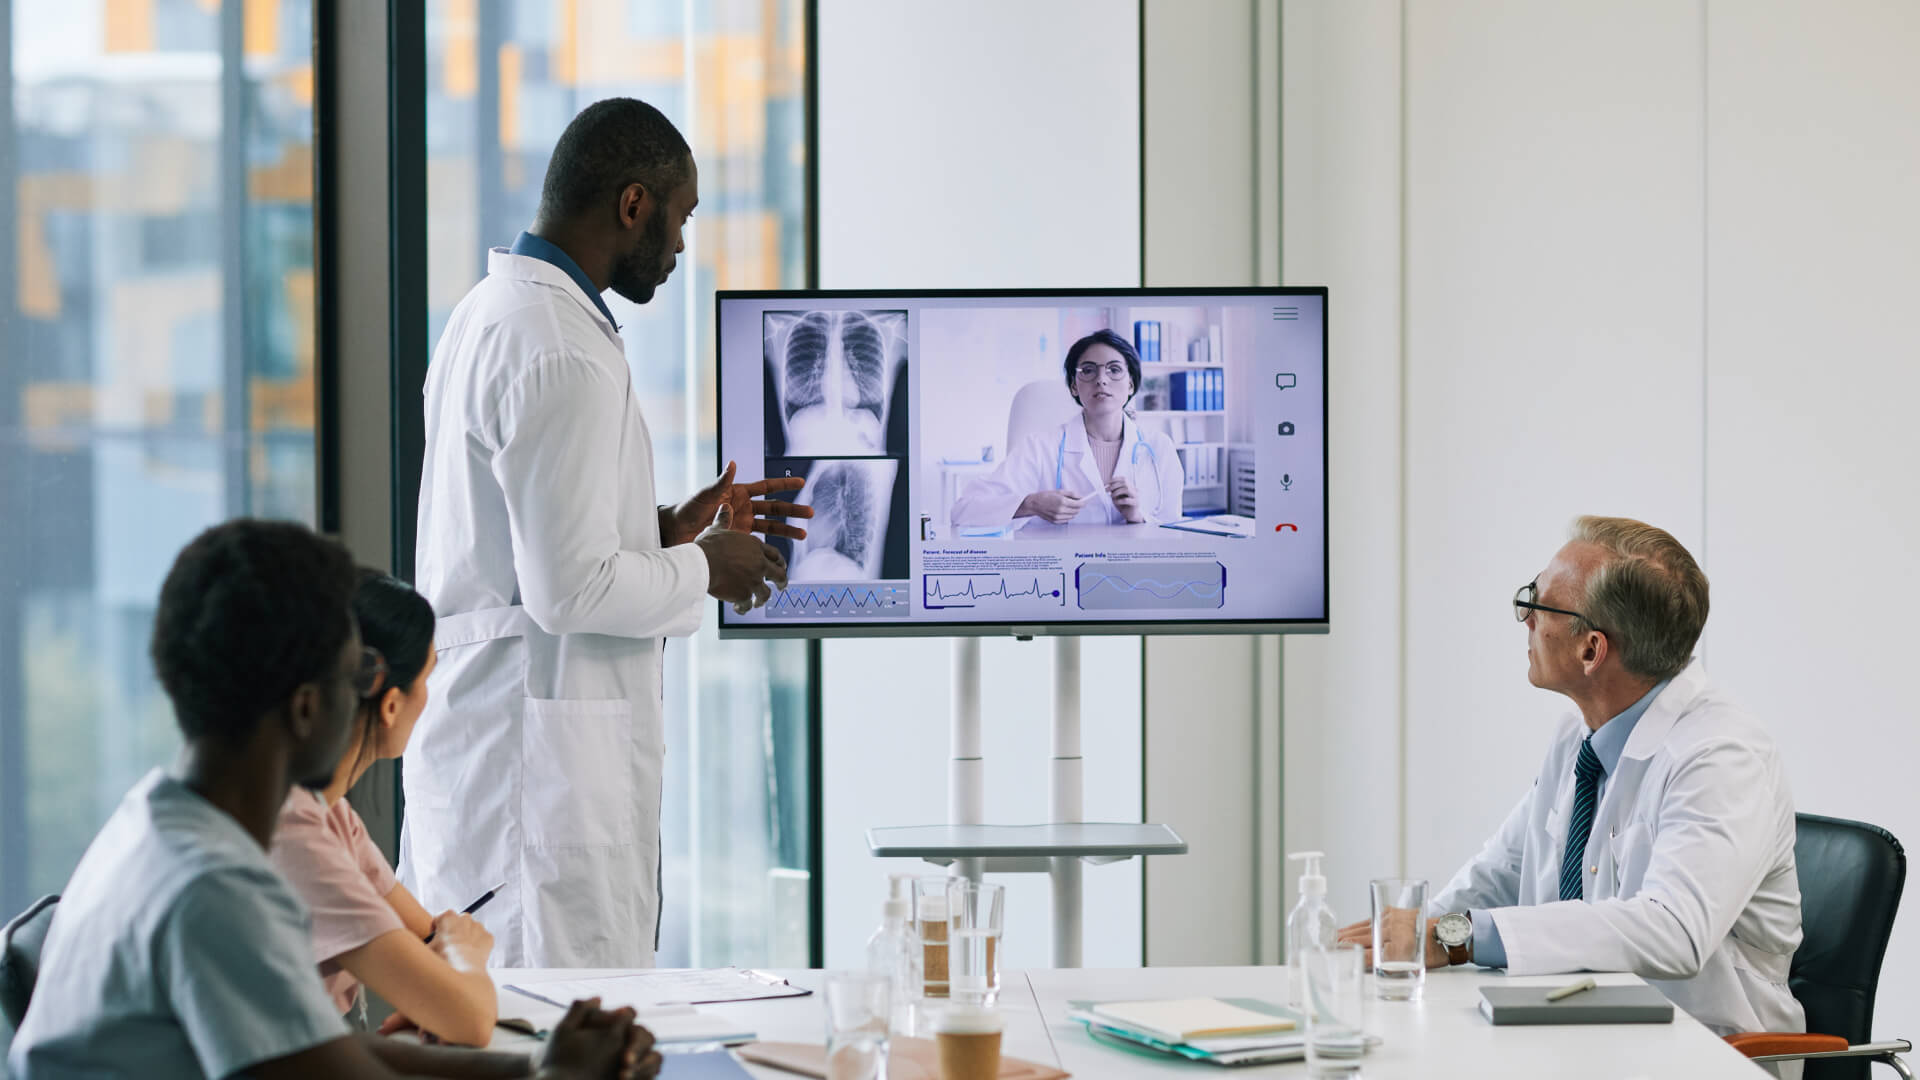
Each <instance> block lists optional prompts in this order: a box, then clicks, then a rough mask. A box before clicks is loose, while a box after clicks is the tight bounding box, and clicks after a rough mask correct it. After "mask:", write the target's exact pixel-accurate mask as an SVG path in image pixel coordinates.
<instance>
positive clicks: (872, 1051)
mask: <svg viewBox="0 0 1920 1080" xmlns="http://www.w3.org/2000/svg"><path fill="white" fill-rule="evenodd" d="M821 994H822V996H823V998H824V999H825V1001H824V1004H825V1005H826V1011H827V1080H881V1078H882V1077H884V1076H886V1074H887V1037H888V1035H889V1034H890V1032H889V1029H888V1026H887V1016H888V1012H889V1006H890V1005H891V1003H892V997H893V980H892V979H889V978H888V977H887V976H885V975H881V974H876V973H874V972H868V971H835V972H830V973H828V975H827V978H826V985H825V986H824V987H823V988H822V990H821Z"/></svg>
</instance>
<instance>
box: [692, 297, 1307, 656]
mask: <svg viewBox="0 0 1920 1080" xmlns="http://www.w3.org/2000/svg"><path fill="white" fill-rule="evenodd" d="M1290 296H1292V297H1299V296H1307V297H1315V298H1317V299H1319V301H1320V312H1321V317H1320V415H1321V424H1320V460H1321V462H1322V468H1323V469H1324V470H1325V471H1324V477H1323V482H1322V484H1321V495H1320V501H1321V507H1320V511H1321V521H1322V522H1324V523H1325V524H1326V527H1325V528H1323V529H1322V531H1321V541H1320V574H1321V576H1320V610H1321V611H1322V612H1323V615H1322V616H1321V617H1320V618H1317V619H1252V620H1246V619H1243V620H1236V621H1233V622H1217V621H1212V620H1207V619H1153V620H1147V621H1142V622H1085V623H1082V622H1068V623H1058V622H1047V621H1044V620H1041V621H1028V622H933V621H930V620H920V619H913V620H900V621H899V622H897V623H896V622H894V621H893V620H887V621H886V622H885V623H883V622H881V621H878V620H876V621H873V622H860V623H808V622H802V621H799V620H793V621H787V620H782V622H781V623H780V624H778V625H775V624H774V623H772V622H771V621H768V622H764V623H755V624H753V625H751V626H743V625H741V624H738V623H728V622H727V621H726V615H727V609H728V606H727V605H726V604H725V603H724V602H719V601H716V602H715V610H716V619H717V621H716V623H715V628H716V630H717V631H718V633H719V636H720V638H721V639H722V640H755V639H759V640H773V639H792V638H799V639H806V638H878V637H1009V636H1011V637H1016V638H1021V639H1027V638H1035V637H1066V636H1104V637H1132V636H1138V635H1141V634H1155V635H1199V634H1324V633H1326V632H1327V631H1328V629H1329V627H1330V625H1331V621H1332V615H1333V612H1332V609H1331V604H1332V601H1333V590H1332V580H1331V576H1332V571H1333V559H1332V552H1333V539H1332V537H1333V528H1332V520H1331V516H1330V514H1331V509H1332V506H1331V497H1332V491H1333V484H1332V469H1333V463H1332V460H1331V458H1330V456H1329V450H1330V445H1329V444H1330V442H1331V438H1330V431H1329V429H1330V427H1331V417H1330V416H1329V415H1328V412H1327V402H1328V388H1327V371H1328V358H1327V343H1328V339H1329V334H1330V330H1329V324H1330V322H1331V319H1330V318H1329V317H1328V307H1327V287H1326V286H1324V285H1272V286H1246V285H1235V286H1218V287H1213V288H1192V287H1184V286H1182V287H1166V286H1153V287H1147V288H1139V287H1135V288H1113V289H719V290H716V291H715V293H714V302H713V319H714V337H713V340H714V349H713V360H714V380H715V381H714V386H715V392H714V456H715V462H714V472H715V475H718V474H719V472H720V471H721V470H723V469H725V468H726V464H727V460H728V458H727V446H726V430H727V428H726V395H725V394H724V393H723V392H721V390H720V389H719V388H720V387H721V386H723V385H724V383H723V381H722V379H721V370H722V369H721V364H722V363H723V361H722V359H721V355H720V351H721V350H720V342H721V328H722V325H723V321H724V312H725V309H726V304H727V302H728V301H730V300H745V301H768V300H778V301H794V302H798V303H805V302H809V301H821V300H825V301H836V302H845V301H849V300H926V299H935V300H1023V299H1032V300H1076V299H1078V300H1093V299H1143V300H1144V299H1188V300H1192V299H1198V298H1204V297H1274V298H1281V297H1290ZM755 359H756V362H758V359H759V358H758V357H756V358H755ZM743 475H748V476H750V477H757V476H758V470H755V469H745V470H744V471H743Z"/></svg>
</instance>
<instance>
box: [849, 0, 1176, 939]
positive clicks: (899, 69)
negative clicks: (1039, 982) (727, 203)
mask: <svg viewBox="0 0 1920 1080" xmlns="http://www.w3.org/2000/svg"><path fill="white" fill-rule="evenodd" d="M818 33H819V43H820V46H819V47H820V56H819V88H820V89H819V108H820V162H819V168H820V266H821V281H820V283H821V285H822V286H823V287H826V288H851V289H882V288H920V287H991V288H1014V287H1037V288H1038V287H1054V286H1060V287H1067V286H1086V287H1104V286H1132V285H1137V284H1139V268H1140V201H1139V200H1140V183H1139V177H1140V151H1139V134H1140V131H1139V106H1140V98H1139V41H1140V38H1139V21H1138V10H1137V8H1136V7H1135V6H1134V5H1132V4H1114V3H1110V2H1107V0H1060V2H1051V3H1047V4H1038V5H1035V4H1027V3H1020V2H1016V0H979V2H970V3H967V4H925V3H898V2H893V0H820V4H819V23H818ZM823 648H824V664H825V667H826V676H825V686H824V688H823V692H824V699H825V700H824V708H825V717H824V721H825V724H826V728H825V739H824V742H825V746H824V762H823V768H824V773H825V788H826V790H825V792H824V798H823V802H824V820H823V829H824V831H825V844H826V851H825V856H824V864H825V865H824V872H825V874H826V882H825V893H826V912H825V921H826V960H827V964H828V966H830V967H844V966H849V965H858V964H860V963H862V962H863V961H862V959H861V953H860V949H861V948H862V947H863V945H864V943H865V941H866V936H867V934H868V933H870V932H871V931H872V929H873V928H874V926H875V925H877V924H878V921H879V917H880V908H879V904H880V901H881V899H882V898H883V896H884V895H885V875H886V874H887V873H888V872H890V871H894V870H898V869H905V868H907V867H903V866H901V865H899V864H896V863H893V862H892V861H886V862H883V861H882V860H878V859H874V858H871V857H869V856H868V855H867V853H866V844H865V839H864V830H866V829H867V828H868V827H870V826H874V825H909V824H929V823H934V822H939V821H944V820H945V819H946V759H947V716H948V707H949V704H948V699H949V687H950V670H949V664H948V657H949V651H950V644H949V642H947V641H946V640H943V639H926V640H869V641H861V640H837V641H829V642H827V643H825V645H824V646H823ZM1083 650H1084V651H1083V658H1082V675H1083V684H1084V689H1083V691H1082V695H1083V696H1082V708H1083V715H1084V725H1085V727H1084V732H1083V736H1084V740H1085V755H1086V759H1087V760H1086V781H1085V785H1086V811H1087V815H1088V817H1089V819H1091V820H1107V821H1138V820H1140V812H1141V811H1140V806H1141V788H1140V746H1141V736H1140V724H1141V719H1140V709H1141V703H1140V672H1141V668H1140V645H1139V640H1138V639H1137V638H1090V639H1087V640H1086V641H1085V642H1084V644H1083ZM1051 657H1052V646H1051V645H1050V644H1048V643H1046V642H1037V643H1027V644H1020V643H1015V642H1012V641H989V642H987V643H986V647H985V648H984V649H983V654H982V663H981V668H982V680H983V691H984V696H983V701H982V716H983V717H984V720H985V733H984V737H985V740H986V753H987V755H988V776H987V814H988V820H989V821H993V822H1001V823H1019V822H1029V821H1041V820H1044V819H1045V817H1046V812H1047V797H1046V770H1045V763H1046V758H1047V754H1048V744H1047V732H1048V723H1049V717H1050V710H1051V702H1052V698H1051V696H1050V693H1051V692H1050V689H1049V687H1050V685H1051V684H1050V682H1049V670H1050V667H1049V665H1050V663H1051ZM921 865H922V866H925V865H926V864H921ZM928 869H932V868H931V867H929V868H928ZM935 872H938V871H935ZM995 880H998V881H1000V882H1001V883H1002V884H1005V885H1007V886H1008V911H1007V928H1008V937H1007V941H1006V945H1005V950H1006V951H1005V952H1004V953H1003V954H1002V955H1003V957H1004V959H1003V963H1004V964H1006V965H1007V966H1009V967H1029V966H1046V965H1047V964H1048V963H1049V957H1050V942H1051V938H1050V922H1049V920H1050V908H1049V906H1048V900H1047V881H1046V879H1045V878H1044V877H1041V876H1038V875H1006V876H1003V877H999V878H996V879H995ZM1085 889H1086V895H1087V897H1088V898H1089V903H1088V906H1087V910H1086V935H1085V960H1086V963H1087V964H1088V965H1089V966H1131V965H1137V964H1139V962H1140V956H1141V940H1140V939H1141V930H1140V927H1141V908H1140V905H1141V869H1140V862H1139V860H1130V861H1127V862H1123V863H1115V864H1111V865H1108V866H1104V867H1089V868H1087V870H1086V878H1085Z"/></svg>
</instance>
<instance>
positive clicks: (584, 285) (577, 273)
mask: <svg viewBox="0 0 1920 1080" xmlns="http://www.w3.org/2000/svg"><path fill="white" fill-rule="evenodd" d="M509 250H511V251H512V252H513V254H515V255H525V256H527V257H528V258H530V259H539V260H540V261H541V262H549V263H552V264H553V265H555V266H557V267H559V268H560V269H562V270H564V271H566V272H567V276H568V277H570V278H572V279H573V282H574V284H576V285H578V286H580V291H581V292H583V293H586V294H587V299H589V300H592V301H593V306H594V307H597V308H599V309H600V314H602V315H605V316H606V317H607V322H608V324H610V325H611V326H612V327H613V332H614V333H616V334H617V333H619V332H620V324H619V323H617V322H614V321H613V311H612V309H610V308H608V307H607V302H606V300H605V299H603V298H602V297H601V296H600V290H599V289H596V288H594V287H593V279H592V278H589V277H588V276H587V272H586V271H585V270H582V269H580V264H579V263H577V262H574V261H573V256H571V255H568V254H567V253H566V252H564V251H562V250H560V245H558V244H556V243H554V242H553V241H551V240H548V239H547V238H545V237H542V236H535V235H533V234H532V233H530V232H523V233H521V234H520V235H519V236H516V237H514V239H513V247H512V248H510V249H509Z"/></svg>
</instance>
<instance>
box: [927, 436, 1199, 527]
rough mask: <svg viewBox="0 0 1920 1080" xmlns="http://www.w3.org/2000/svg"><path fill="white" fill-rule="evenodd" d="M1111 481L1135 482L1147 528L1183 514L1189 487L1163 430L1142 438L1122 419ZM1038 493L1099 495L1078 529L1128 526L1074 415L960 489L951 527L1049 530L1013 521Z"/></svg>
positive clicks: (1038, 521) (1037, 521) (1034, 519)
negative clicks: (1182, 504) (1024, 502)
mask: <svg viewBox="0 0 1920 1080" xmlns="http://www.w3.org/2000/svg"><path fill="white" fill-rule="evenodd" d="M1143 436H1144V439H1143ZM1136 446H1137V447H1139V449H1138V450H1137V451H1136V449H1135V448H1136ZM1136 457H1137V458H1138V459H1139V460H1138V461H1137V462H1136V461H1135V460H1134V459H1135V458H1136ZM1113 475H1115V476H1116V477H1118V476H1124V477H1126V478H1127V479H1128V480H1129V481H1130V482H1131V483H1132V484H1133V491H1134V494H1135V495H1137V496H1138V497H1139V498H1140V500H1141V509H1142V510H1143V511H1144V512H1145V517H1146V520H1147V521H1148V522H1149V523H1152V524H1156V525H1158V524H1165V523H1166V522H1169V521H1178V520H1180V518H1181V517H1182V516H1183V515H1182V514H1181V510H1180V500H1181V494H1182V491H1183V489H1184V487H1185V481H1184V475H1183V473H1182V470H1181V466H1180V454H1179V452H1178V450H1176V449H1175V447H1174V445H1173V440H1172V439H1170V438H1168V437H1167V435H1166V433H1165V432H1160V431H1155V432H1151V433H1143V432H1142V431H1141V430H1140V428H1139V426H1138V425H1137V424H1136V423H1135V422H1134V419H1133V417H1131V416H1127V417H1123V418H1122V420H1121V428H1120V458H1119V460H1118V461H1117V462H1115V463H1114V466H1113ZM1036 491H1068V492H1071V493H1073V494H1075V495H1085V494H1087V493H1088V492H1092V493H1094V498H1093V499H1092V500H1091V501H1089V502H1088V503H1087V505H1085V506H1084V507H1081V509H1080V513H1079V515H1078V516H1077V517H1075V518H1074V519H1073V524H1075V525H1121V524H1124V523H1125V522H1126V518H1125V517H1124V516H1123V515H1122V514H1121V513H1120V510H1119V508H1118V507H1116V506H1114V505H1113V497H1112V496H1111V495H1108V494H1107V485H1106V482H1105V481H1104V480H1102V479H1101V478H1100V463H1099V462H1098V461H1097V460H1095V459H1094V456H1093V445H1092V444H1091V443H1089V442H1088V441H1087V425H1086V421H1085V420H1084V419H1082V418H1081V416H1080V415H1079V414H1077V413H1076V414H1075V415H1074V416H1073V418H1072V419H1070V420H1067V421H1066V422H1065V423H1062V424H1060V425H1059V426H1057V427H1054V428H1050V429H1048V430H1046V431H1044V432H1041V433H1039V434H1036V435H1029V436H1027V437H1026V438H1024V439H1022V440H1021V441H1020V442H1019V444H1018V445H1016V446H1012V447H1009V448H1008V450H1007V456H1006V459H1005V460H1003V461H1001V462H1000V465H999V467H998V468H996V469H994V470H993V472H991V473H989V474H987V475H986V476H983V477H981V478H979V479H977V480H975V481H973V482H972V483H970V484H968V485H967V486H966V487H965V488H964V489H962V490H961V492H960V495H959V497H958V498H956V499H954V501H953V524H954V525H955V526H957V527H969V526H972V527H980V528H1005V527H1007V526H1009V525H1011V526H1012V527H1014V528H1016V529H1017V528H1023V527H1026V526H1029V525H1033V526H1035V527H1036V528H1046V527H1048V522H1047V521H1046V520H1045V519H1044V518H1041V517H1038V516H1031V517H1024V518H1015V517H1014V516H1013V513H1014V511H1015V510H1018V509H1019V508H1020V503H1021V501H1022V500H1024V499H1025V498H1026V497H1027V496H1029V495H1031V494H1033V493H1034V492H1036Z"/></svg>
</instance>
